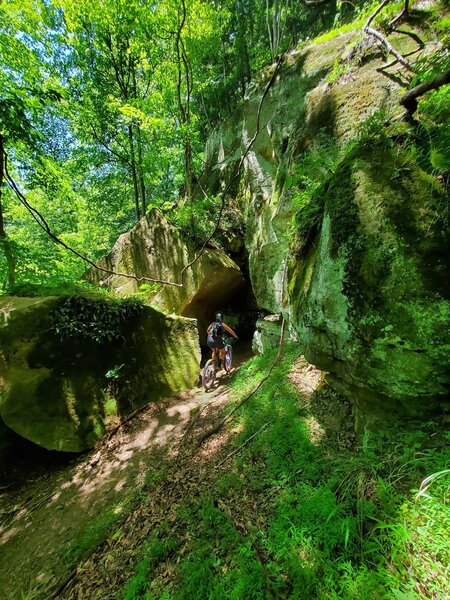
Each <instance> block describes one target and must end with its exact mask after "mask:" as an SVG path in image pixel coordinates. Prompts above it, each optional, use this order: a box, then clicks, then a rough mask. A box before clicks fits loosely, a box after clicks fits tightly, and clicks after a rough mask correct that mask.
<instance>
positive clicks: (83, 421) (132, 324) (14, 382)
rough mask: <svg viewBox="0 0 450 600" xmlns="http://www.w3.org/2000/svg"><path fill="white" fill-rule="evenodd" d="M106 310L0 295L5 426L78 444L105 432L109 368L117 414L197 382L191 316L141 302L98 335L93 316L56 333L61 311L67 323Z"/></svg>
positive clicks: (75, 447)
mask: <svg viewBox="0 0 450 600" xmlns="http://www.w3.org/2000/svg"><path fill="white" fill-rule="evenodd" d="M61 307H63V310H61ZM107 310H108V303H107V302H105V301H89V300H85V299H81V300H80V299H75V300H73V299H67V298H66V299H61V298H56V297H47V298H18V297H2V298H0V417H1V419H2V421H3V422H4V424H5V425H6V426H7V427H8V428H9V429H11V430H13V431H14V432H16V433H17V434H19V435H20V436H22V437H24V438H26V439H28V440H31V441H32V442H35V443H36V444H39V445H40V446H43V447H44V448H47V449H51V450H63V451H67V452H79V451H82V450H84V449H86V448H90V447H92V446H93V444H94V443H95V442H96V441H97V440H98V439H99V437H101V435H102V434H103V432H104V420H105V402H106V400H107V398H108V394H109V393H110V392H111V391H112V390H111V386H109V388H110V389H108V379H107V377H106V374H107V373H108V372H109V375H110V377H111V374H112V377H113V380H112V381H113V383H114V390H113V394H114V396H115V399H116V401H117V403H118V408H119V411H120V412H121V413H122V414H127V413H128V412H130V411H131V410H133V409H134V408H136V407H139V406H141V405H143V404H145V403H147V402H149V401H152V400H158V399H160V398H162V397H164V396H167V395H170V394H172V393H174V392H177V391H179V390H182V389H186V388H189V387H192V386H193V385H194V384H195V383H196V381H197V379H198V373H199V363H200V349H199V345H198V336H197V327H196V322H195V321H194V320H193V319H186V318H181V317H167V316H165V315H164V314H163V313H161V312H160V311H157V310H155V309H153V308H151V307H141V308H140V309H138V310H134V312H133V313H130V314H126V311H125V312H124V313H123V315H124V316H123V317H121V318H120V319H119V321H117V323H116V325H114V323H113V322H112V321H111V323H113V324H112V325H111V326H110V327H111V330H110V331H108V332H107V335H106V336H104V337H102V338H101V339H99V338H98V336H97V341H96V337H95V335H94V329H95V328H94V325H95V324H94V323H92V324H91V325H92V331H93V334H92V336H90V335H89V334H88V335H84V336H81V335H79V334H77V333H76V331H75V329H76V327H74V333H73V334H72V335H70V336H65V337H64V338H63V339H61V336H60V334H58V331H61V326H60V325H59V323H61V319H65V321H64V326H65V327H66V331H67V326H68V325H67V324H68V322H70V325H72V324H75V325H76V324H77V323H81V322H82V320H83V318H85V316H84V315H87V318H88V319H91V318H92V315H93V314H101V313H102V311H103V312H104V311H107ZM109 381H110V382H111V379H110V380H109Z"/></svg>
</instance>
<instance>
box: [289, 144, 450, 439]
mask: <svg viewBox="0 0 450 600" xmlns="http://www.w3.org/2000/svg"><path fill="white" fill-rule="evenodd" d="M387 141H388V140H384V141H381V142H378V143H373V144H371V145H370V146H365V147H363V148H359V149H358V150H357V151H355V152H353V153H352V154H351V155H350V156H349V157H348V158H347V159H346V160H345V161H344V163H343V164H342V165H341V166H340V167H339V169H338V170H337V172H336V173H335V174H334V175H333V176H332V177H331V178H330V180H329V182H328V183H327V185H326V186H325V188H324V189H323V190H322V193H321V197H320V199H319V198H318V199H317V201H318V202H320V203H321V206H322V211H323V216H322V219H321V225H320V228H319V232H318V234H317V236H316V237H315V239H314V240H313V241H312V242H311V244H310V247H309V249H308V250H306V251H304V253H303V255H302V256H301V257H299V258H297V259H294V260H292V261H291V271H290V276H289V282H290V283H289V296H290V318H291V323H292V325H293V326H294V327H295V328H296V330H297V331H298V333H299V338H300V340H301V343H302V344H303V345H304V349H305V355H306V356H307V357H308V360H310V361H311V362H313V363H314V364H317V365H318V366H319V367H320V368H321V369H323V370H326V371H329V376H328V379H329V381H330V382H332V383H333V385H335V386H336V387H339V388H340V389H341V390H344V391H345V392H347V394H348V395H350V396H351V397H352V399H353V400H354V402H355V406H356V414H357V418H358V427H359V428H360V429H362V428H363V426H367V425H369V426H376V425H377V424H381V423H383V422H386V420H389V419H390V418H393V417H399V416H405V415H410V416H421V415H426V414H431V413H432V412H433V411H436V410H438V411H439V410H442V409H443V408H444V407H445V406H447V407H448V384H449V358H448V357H449V350H450V345H449V339H450V337H449V333H450V331H449V326H450V302H449V297H448V288H447V286H446V282H448V280H449V265H448V260H447V258H446V257H448V251H449V249H450V247H449V236H448V232H447V231H446V229H445V227H444V222H445V214H446V211H447V210H448V197H447V196H446V194H445V191H444V189H443V187H442V185H441V184H440V183H439V182H438V181H437V180H436V179H435V178H433V177H431V176H429V175H427V174H426V173H425V172H423V171H422V170H421V169H420V168H419V167H418V166H417V164H416V163H415V162H414V160H413V159H411V157H409V156H408V155H407V154H406V153H405V152H403V153H402V152H401V151H399V149H398V148H395V149H394V148H390V147H389V144H387V143H386V142H387Z"/></svg>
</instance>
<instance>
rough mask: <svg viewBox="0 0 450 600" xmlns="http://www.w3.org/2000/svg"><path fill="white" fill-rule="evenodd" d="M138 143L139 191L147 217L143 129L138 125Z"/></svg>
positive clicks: (143, 212)
mask: <svg viewBox="0 0 450 600" xmlns="http://www.w3.org/2000/svg"><path fill="white" fill-rule="evenodd" d="M136 143H137V150H138V163H137V167H138V168H137V171H138V178H139V190H140V192H141V205H142V214H143V215H145V213H146V212H147V200H146V191H145V181H144V167H143V166H142V138H141V128H140V127H139V125H136Z"/></svg>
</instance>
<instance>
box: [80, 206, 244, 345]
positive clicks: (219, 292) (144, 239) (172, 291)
mask: <svg viewBox="0 0 450 600" xmlns="http://www.w3.org/2000/svg"><path fill="white" fill-rule="evenodd" d="M195 256H196V251H195V250H194V249H190V248H188V247H187V245H186V244H185V243H184V242H183V240H182V237H181V234H180V232H179V230H178V229H176V228H175V227H172V226H171V225H170V224H169V223H168V222H167V221H166V219H165V218H164V216H163V214H162V212H161V211H159V210H157V209H153V210H151V211H150V212H149V213H148V214H147V215H146V216H145V217H143V218H142V219H141V220H140V221H139V223H138V224H137V225H136V226H135V227H134V228H133V229H131V230H130V231H129V232H127V233H124V234H123V235H121V236H120V237H119V238H118V240H117V242H116V243H115V245H114V247H113V248H112V250H111V252H110V253H109V254H108V256H106V257H105V258H104V259H102V260H101V261H99V266H101V267H105V268H107V269H110V270H112V271H115V272H121V273H129V274H130V273H131V274H135V275H136V276H137V277H150V278H152V279H159V280H164V281H167V282H170V283H175V284H181V283H182V284H183V285H182V286H180V285H163V284H153V283H150V284H148V283H147V284H146V283H145V282H141V283H138V282H137V281H136V280H135V279H127V278H125V277H119V276H116V275H108V274H106V273H102V272H101V271H98V270H96V269H93V270H91V271H89V272H88V273H87V275H86V278H87V279H88V280H90V281H92V282H94V283H97V284H100V285H103V286H106V287H108V288H109V289H111V290H114V292H115V294H116V295H117V296H118V297H127V296H130V295H133V294H135V293H136V292H141V293H143V294H144V295H145V296H146V301H147V302H149V303H150V304H151V305H152V306H154V307H155V308H158V309H159V310H162V311H163V312H165V313H167V314H177V315H182V316H185V317H191V318H196V319H197V321H198V327H199V332H200V338H201V339H203V338H204V337H205V332H206V327H207V325H208V324H209V323H210V322H211V320H212V317H213V316H214V311H215V310H216V309H218V308H221V307H222V306H224V305H226V304H227V303H228V301H229V300H230V299H231V298H232V297H233V296H234V295H235V294H236V293H237V292H238V290H239V289H240V288H241V287H242V286H243V285H244V279H243V277H242V274H241V272H240V269H239V267H238V266H237V265H236V263H235V262H234V261H233V260H232V259H231V258H230V257H229V256H227V255H226V254H225V252H223V251H222V250H214V249H210V248H207V249H206V250H205V251H204V252H203V254H202V256H201V257H200V259H199V260H198V261H196V262H195V263H194V264H193V266H192V268H189V269H187V270H186V271H185V272H184V274H183V275H181V273H182V271H183V269H184V267H185V266H186V265H187V264H188V263H189V262H190V261H192V260H193V259H194V258H195Z"/></svg>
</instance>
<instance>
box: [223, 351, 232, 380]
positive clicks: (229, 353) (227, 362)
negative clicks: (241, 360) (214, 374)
mask: <svg viewBox="0 0 450 600" xmlns="http://www.w3.org/2000/svg"><path fill="white" fill-rule="evenodd" d="M232 363H233V349H232V348H231V346H227V351H226V352H225V358H224V360H223V366H224V369H225V371H226V372H227V373H229V372H230V371H231V365H232Z"/></svg>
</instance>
